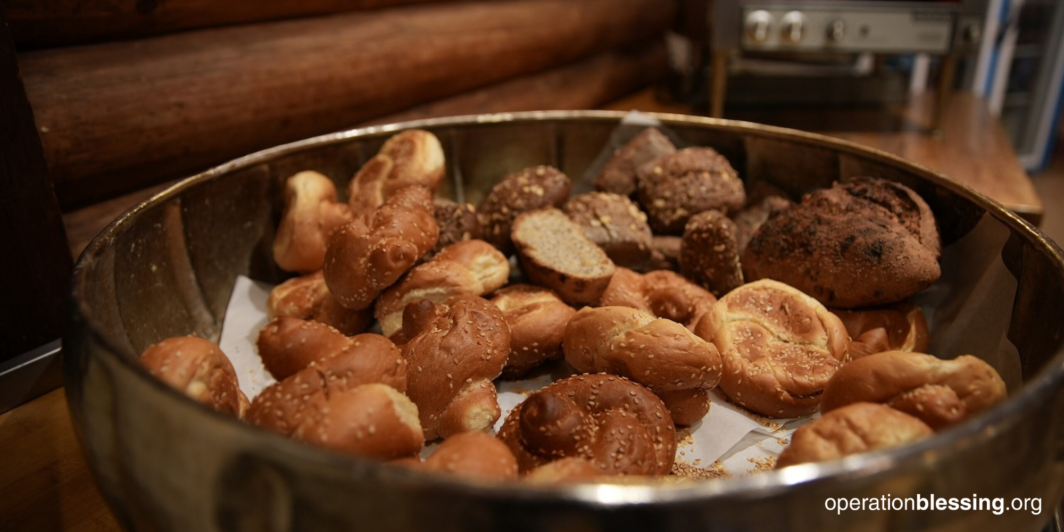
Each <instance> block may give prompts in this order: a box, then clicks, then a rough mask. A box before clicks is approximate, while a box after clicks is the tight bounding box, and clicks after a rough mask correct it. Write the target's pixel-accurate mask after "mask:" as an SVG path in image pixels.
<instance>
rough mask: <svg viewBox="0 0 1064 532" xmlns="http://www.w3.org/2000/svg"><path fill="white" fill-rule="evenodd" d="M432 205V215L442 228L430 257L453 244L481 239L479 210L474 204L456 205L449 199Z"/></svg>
mask: <svg viewBox="0 0 1064 532" xmlns="http://www.w3.org/2000/svg"><path fill="white" fill-rule="evenodd" d="M432 205H433V211H432V215H433V217H435V218H436V225H437V226H439V228H440V238H439V240H437V241H436V246H435V247H434V248H432V251H430V252H429V256H430V257H432V256H435V255H436V254H437V253H439V252H440V251H441V250H442V249H443V248H445V247H447V246H450V245H451V244H457V243H458V242H464V241H466V240H473V239H478V238H480V222H479V221H478V220H477V208H476V207H475V206H473V204H472V203H455V202H453V201H451V200H448V199H443V198H435V199H433V200H432Z"/></svg>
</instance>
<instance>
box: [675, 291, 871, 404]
mask: <svg viewBox="0 0 1064 532" xmlns="http://www.w3.org/2000/svg"><path fill="white" fill-rule="evenodd" d="M695 334H697V335H698V336H701V337H702V338H704V339H706V340H707V341H710V342H713V344H714V345H716V346H717V349H718V350H720V354H721V356H722V357H723V360H724V374H723V376H722V378H721V381H720V389H721V390H723V391H724V393H726V394H727V395H728V397H729V398H731V400H732V401H735V402H736V403H738V404H740V405H742V406H744V407H746V408H749V409H750V410H753V411H754V412H757V413H760V414H764V415H766V416H771V417H797V416H803V415H806V414H811V413H813V411H815V410H816V408H817V405H819V404H820V399H821V393H822V392H823V391H824V387H825V386H827V383H828V380H829V379H831V376H832V375H834V374H835V370H836V369H838V368H839V366H841V365H842V363H843V362H844V361H845V360H846V353H847V349H848V348H849V345H850V338H849V336H847V334H846V328H845V327H844V326H843V325H842V322H841V321H840V320H839V318H838V317H836V316H835V315H834V314H832V313H831V312H828V310H827V309H826V308H824V306H823V305H821V304H820V302H818V301H817V300H815V299H813V298H811V297H809V296H807V295H805V294H803V293H802V292H800V291H798V290H796V289H794V288H792V287H790V286H787V285H785V284H783V283H779V282H776V281H770V280H767V279H765V280H761V281H757V282H753V283H750V284H746V285H743V286H740V287H739V288H736V289H735V290H732V291H731V292H729V293H728V294H727V295H725V296H724V297H722V298H721V299H720V300H719V301H717V303H716V304H714V305H713V308H712V309H710V311H709V313H707V314H706V315H705V316H703V317H702V319H701V320H699V322H698V324H697V325H696V326H695Z"/></svg>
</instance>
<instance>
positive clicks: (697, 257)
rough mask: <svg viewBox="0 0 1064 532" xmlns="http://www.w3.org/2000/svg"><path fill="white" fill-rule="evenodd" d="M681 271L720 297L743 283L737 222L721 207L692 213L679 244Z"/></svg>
mask: <svg viewBox="0 0 1064 532" xmlns="http://www.w3.org/2000/svg"><path fill="white" fill-rule="evenodd" d="M680 271H682V272H683V274H684V275H685V276H687V278H688V279H691V280H692V281H694V282H696V283H698V284H700V285H702V286H704V287H705V288H706V289H708V290H709V291H710V292H712V293H713V295H715V296H717V297H720V296H723V295H724V294H727V293H728V292H731V291H732V290H734V289H735V288H736V287H738V286H740V285H742V284H743V269H742V266H740V265H739V244H738V241H737V240H736V228H735V223H734V222H732V221H731V220H729V219H728V217H727V216H724V214H723V213H721V212H720V211H705V212H702V213H699V214H696V215H694V216H692V217H691V219H690V220H688V222H687V226H686V227H685V228H684V231H683V240H682V241H681V244H680Z"/></svg>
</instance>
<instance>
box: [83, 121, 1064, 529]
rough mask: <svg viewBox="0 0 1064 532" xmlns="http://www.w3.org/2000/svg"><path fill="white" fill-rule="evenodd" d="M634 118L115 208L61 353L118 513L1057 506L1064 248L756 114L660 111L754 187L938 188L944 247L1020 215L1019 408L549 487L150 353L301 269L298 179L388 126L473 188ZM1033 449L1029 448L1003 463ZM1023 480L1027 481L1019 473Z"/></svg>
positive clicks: (925, 519) (259, 521)
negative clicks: (815, 453)
mask: <svg viewBox="0 0 1064 532" xmlns="http://www.w3.org/2000/svg"><path fill="white" fill-rule="evenodd" d="M622 117H623V113H618V112H600V111H579V112H537V113H519V114H497V115H481V116H470V117H456V118H447V119H435V120H426V121H418V122H410V123H404V124H397V125H389V126H382V127H373V128H364V129H357V130H351V131H345V132H341V133H336V134H331V135H326V136H322V137H317V138H313V139H308V140H305V141H300V142H296V143H292V144H288V145H284V146H280V147H277V148H272V149H269V150H265V151H262V152H258V153H256V154H253V155H249V156H247V157H243V158H241V159H237V160H235V161H232V162H229V163H226V164H224V165H222V166H219V167H216V168H213V169H211V170H209V171H207V172H204V173H202V174H199V175H197V176H193V177H191V178H189V179H186V180H184V181H182V182H180V183H179V184H177V185H175V186H173V187H172V188H170V189H168V190H166V191H164V192H162V193H160V194H158V195H156V196H155V197H153V198H151V199H149V200H147V201H146V202H144V203H142V204H141V205H138V206H137V207H135V208H133V209H131V210H130V211H128V212H127V213H125V214H123V215H122V216H121V217H120V218H118V219H117V220H115V221H114V222H113V223H112V224H111V225H109V226H108V227H107V229H106V230H104V232H103V233H101V234H100V235H99V236H98V237H97V238H96V239H95V240H94V241H93V242H92V243H91V244H90V245H89V246H88V248H87V249H86V250H85V252H84V253H83V254H82V256H81V258H80V259H79V261H78V263H77V266H76V271H75V275H74V285H73V298H72V307H71V322H70V326H69V327H68V330H67V332H66V335H65V353H64V355H65V369H66V377H67V383H68V397H69V401H70V405H71V410H72V412H73V414H74V419H75V425H76V427H77V429H78V432H79V436H80V438H81V441H82V443H83V446H84V447H85V449H86V451H87V454H88V456H89V459H90V464H91V465H92V467H93V469H94V471H95V472H96V474H97V480H98V482H99V484H100V486H101V488H102V491H103V492H104V494H105V496H106V497H107V499H108V501H109V502H110V503H111V505H112V507H113V508H114V509H115V511H116V514H117V515H118V517H119V520H120V521H121V522H123V524H125V525H127V526H128V527H130V528H132V529H138V530H139V529H150V528H157V527H159V526H162V525H160V524H161V523H162V524H165V526H166V528H170V529H174V530H214V529H248V530H257V529H270V530H273V529H278V530H283V529H287V528H288V527H290V528H293V529H295V528H304V529H306V528H305V527H312V528H315V529H321V530H332V529H337V530H339V529H344V528H346V527H350V526H352V525H353V524H358V523H363V524H364V523H375V524H376V525H377V528H378V529H381V530H405V529H416V528H418V527H419V526H420V525H423V524H432V525H433V526H435V527H436V528H439V529H444V530H450V529H454V530H464V529H471V530H472V529H484V530H488V529H498V528H501V527H504V526H505V527H510V528H513V529H514V530H525V529H527V530H569V529H572V530H598V529H607V528H608V529H640V527H643V526H646V525H653V526H655V527H657V526H658V525H660V527H661V528H663V529H676V530H682V529H721V530H727V529H734V527H747V526H753V525H757V526H762V525H763V526H772V527H774V528H776V529H779V530H790V529H795V530H798V529H803V528H806V527H807V526H817V527H819V528H822V529H825V530H846V529H855V528H853V527H857V526H858V525H860V526H862V527H863V526H868V527H869V528H868V529H875V528H876V525H877V524H883V525H884V526H888V525H889V526H890V527H893V526H896V525H903V526H911V527H912V529H919V530H924V529H939V528H941V529H953V528H952V527H954V526H962V525H963V524H964V523H965V522H968V523H977V522H978V521H966V520H967V519H972V518H973V517H970V516H966V515H964V514H941V513H935V514H920V515H913V516H910V517H908V518H900V519H899V518H898V517H897V516H893V517H892V516H891V515H890V513H881V514H879V515H876V516H872V517H869V516H868V515H867V514H863V515H862V514H851V515H849V516H847V515H843V516H837V517H836V516H834V515H833V514H831V515H828V514H826V513H825V512H824V511H823V510H816V509H811V508H816V507H818V505H823V499H824V497H826V496H829V495H830V496H839V495H840V494H842V495H847V494H875V493H879V492H881V491H883V490H886V491H883V492H891V493H893V494H895V495H902V494H906V493H923V492H926V491H927V490H933V492H934V493H936V494H937V495H944V494H949V493H958V494H967V495H970V494H971V491H972V490H976V492H979V491H978V490H980V489H981V488H985V489H983V490H982V491H983V492H985V493H989V492H991V491H992V489H1002V490H1004V491H1005V492H1007V493H1010V494H1011V493H1016V494H1023V493H1026V494H1027V496H1031V495H1035V494H1037V495H1038V496H1042V497H1044V498H1046V500H1047V502H1046V504H1045V505H1046V507H1047V508H1048V507H1051V506H1052V505H1053V504H1052V503H1051V502H1049V501H1057V500H1059V497H1060V494H1061V493H1062V490H1064V474H1061V473H1064V469H1062V468H1064V465H1062V460H1064V450H1062V449H1064V443H1062V442H1064V420H1061V419H1060V418H1061V417H1064V416H1060V415H1059V414H1054V412H1055V409H1057V408H1062V407H1064V392H1062V386H1064V353H1062V351H1061V348H1062V344H1064V320H1062V319H1061V316H1062V315H1064V314H1062V313H1061V310H1062V309H1064V256H1062V254H1061V250H1060V248H1059V247H1057V245H1056V244H1054V243H1053V242H1051V241H1049V240H1047V239H1045V238H1044V237H1043V236H1042V235H1041V234H1040V233H1039V232H1038V231H1037V230H1036V229H1034V228H1033V227H1031V226H1030V225H1029V224H1027V223H1026V222H1025V221H1023V220H1022V219H1020V218H1018V217H1017V216H1015V215H1014V214H1012V213H1010V212H1008V211H1006V210H1005V209H1004V208H1002V207H1001V206H1000V205H999V204H997V203H995V202H993V201H991V200H989V199H987V198H985V197H983V196H981V195H979V194H978V193H976V192H974V191H972V190H971V189H969V188H966V187H964V186H962V185H959V184H957V183H955V182H953V181H950V180H948V179H946V178H945V177H943V176H941V175H939V174H936V173H934V172H931V171H929V170H927V169H924V168H921V167H919V166H916V165H914V164H912V163H909V162H906V161H904V160H901V159H899V158H896V157H894V156H891V155H889V154H886V153H883V152H878V151H875V150H872V149H869V148H864V147H861V146H858V145H855V144H852V143H847V142H844V141H839V140H834V139H830V138H827V137H822V136H818V135H813V134H807V133H802V132H797V131H793V130H786V129H780V128H772V127H766V126H760V125H756V124H749V123H742V122H733V121H726V120H714V119H706V118H697V117H687V116H674V115H656V117H657V118H658V119H660V120H661V121H662V122H663V123H664V124H665V125H666V126H667V127H669V128H671V129H672V130H673V131H675V132H676V133H677V134H678V135H679V136H681V137H682V138H683V139H684V140H685V141H687V142H688V143H690V144H693V145H707V146H712V147H714V148H715V149H717V150H718V151H720V152H721V153H722V154H724V155H725V156H727V157H728V159H729V160H730V161H731V162H732V165H733V166H735V168H736V169H738V170H739V172H740V175H741V176H742V177H743V179H744V180H745V181H747V182H748V183H749V182H754V181H758V180H765V181H768V182H771V183H772V184H775V185H777V186H780V187H782V188H784V189H785V190H787V191H789V192H791V193H792V194H794V195H799V194H801V193H804V192H807V191H809V190H813V189H816V188H822V187H827V186H830V185H831V183H833V182H834V181H838V180H840V179H844V178H846V177H850V176H854V175H872V176H877V177H883V178H888V179H892V180H895V181H898V182H901V183H904V184H906V185H908V186H909V187H911V188H913V189H914V190H916V191H917V192H918V193H919V194H920V195H921V196H923V197H924V198H925V199H926V200H927V202H928V204H929V205H930V206H931V208H932V210H933V211H934V213H935V216H936V219H937V221H938V224H939V228H940V231H941V233H942V237H943V243H944V244H945V245H948V244H949V243H951V242H954V241H956V240H957V239H958V238H960V237H962V236H964V235H965V234H967V233H968V232H969V231H971V229H972V228H973V227H974V226H975V225H976V224H977V223H978V222H979V220H980V219H981V218H982V217H984V216H991V217H993V218H995V219H997V220H999V221H1000V222H1001V223H1002V224H1004V225H1005V226H1006V227H1007V228H1008V230H1009V231H1010V233H1011V235H1010V237H1009V240H1008V243H1007V244H1006V246H1005V249H1004V250H1003V252H1002V259H1003V260H1004V263H1005V265H1006V267H1008V269H1009V270H1010V271H1011V272H1012V273H1013V274H1014V275H1015V277H1016V278H1017V280H1018V288H1017V295H1016V301H1015V305H1014V308H1013V313H1012V319H1011V322H1010V329H1009V335H1008V336H1009V340H1010V341H1011V342H1012V343H1013V344H1014V345H1015V346H1016V348H1017V349H1018V351H1019V353H1020V356H1021V373H1022V379H1023V382H1024V385H1023V386H1022V387H1021V388H1020V389H1019V390H1013V391H1012V394H1011V397H1010V398H1009V400H1008V401H1007V402H1006V403H1004V404H1002V405H1000V406H999V407H997V408H995V409H993V410H992V411H990V412H987V413H985V414H984V415H981V416H979V417H978V418H976V419H973V420H971V421H969V422H967V423H965V424H962V425H961V426H958V427H955V428H953V429H951V430H948V431H945V432H943V433H940V434H938V435H936V436H935V437H933V438H931V439H929V440H926V441H923V442H920V443H918V444H916V445H911V446H908V447H904V448H901V449H895V450H891V451H885V452H879V453H871V454H866V455H860V456H855V457H850V458H847V459H845V460H842V461H838V462H834V463H828V464H819V465H818V464H810V465H805V466H799V467H792V468H788V469H786V470H784V471H779V472H766V473H762V474H758V475H754V476H750V477H745V478H741V479H730V480H720V481H710V482H697V483H694V482H690V483H681V484H653V485H640V484H630V485H599V486H569V487H556V488H535V487H529V486H524V485H519V484H513V485H501V486H499V485H480V484H477V483H471V482H465V481H458V480H455V479H451V478H446V477H435V476H429V475H421V474H415V473H411V472H409V471H405V470H402V469H399V468H392V467H386V466H382V465H380V464H376V463H372V462H368V461H365V460H359V459H355V458H350V457H346V456H340V455H337V454H334V453H331V452H328V451H324V450H319V449H316V448H311V447H307V446H304V445H301V444H297V443H294V442H291V441H288V440H287V439H284V438H281V437H278V436H276V435H273V434H269V433H266V432H264V431H261V430H258V429H255V428H252V427H248V426H245V425H243V424H240V423H238V422H236V421H233V420H231V419H227V418H225V417H223V416H220V415H218V414H216V413H214V412H212V411H209V410H207V409H205V408H202V407H200V406H199V405H196V404H194V403H193V402H192V401H190V400H187V399H186V398H184V397H183V396H181V395H180V394H178V393H176V392H174V391H173V390H170V389H169V388H167V387H166V386H164V385H162V384H161V383H159V382H157V381H156V380H155V379H153V378H151V377H150V376H149V375H148V374H147V373H146V372H145V371H143V370H142V368H140V367H139V365H138V364H137V363H136V360H135V358H136V355H137V354H138V353H140V352H141V351H142V350H143V349H144V348H145V347H147V346H148V345H150V344H152V343H155V342H157V341H159V340H161V339H164V338H167V337H170V336H177V335H185V334H196V335H199V336H203V337H205V338H209V339H214V340H217V338H218V336H219V334H220V331H221V324H222V320H223V317H224V312H225V308H226V305H227V303H228V300H229V297H230V294H231V292H232V288H233V284H234V280H235V278H236V277H237V276H238V275H247V276H249V277H251V278H253V279H257V280H263V281H268V282H278V281H280V280H282V279H284V278H285V277H286V276H287V275H286V274H285V273H284V272H282V271H280V270H278V269H277V268H276V266H275V265H274V264H273V261H272V256H271V253H270V249H271V244H272V239H273V235H274V231H275V228H276V223H277V221H278V219H279V217H280V213H281V209H282V205H281V203H280V198H281V194H280V191H281V187H282V184H283V180H284V179H285V178H287V177H288V176H290V175H292V174H294V173H296V172H298V171H301V170H307V169H313V170H316V171H319V172H321V173H323V174H325V175H327V176H329V177H330V178H332V179H333V180H334V181H336V183H337V185H338V187H337V188H338V190H343V189H344V188H345V185H346V182H347V180H348V179H349V178H350V176H352V175H353V174H354V172H355V171H356V170H357V169H358V168H359V167H360V166H361V165H362V164H363V163H364V162H365V161H366V160H367V159H368V158H369V157H372V155H373V154H374V153H376V151H377V149H378V148H379V147H380V145H381V144H382V143H383V141H384V140H385V139H386V138H387V137H388V136H390V135H391V134H393V133H394V132H395V131H396V130H399V129H405V128H410V127H420V128H424V129H428V130H430V131H432V132H434V133H435V134H436V135H437V136H438V137H439V138H440V140H441V142H442V144H443V146H444V149H445V152H446V155H447V172H448V177H447V178H446V179H445V183H444V186H443V189H442V191H441V194H443V195H446V196H449V197H452V198H456V199H459V200H463V201H469V202H473V203H475V202H477V201H478V200H479V199H480V197H481V196H482V195H483V193H484V192H485V191H486V190H487V189H488V188H490V186H491V184H493V183H494V182H495V181H496V180H497V179H498V178H499V177H501V176H502V175H504V174H505V173H507V172H509V171H513V170H517V169H520V168H524V167H527V166H531V165H536V164H551V165H554V166H556V167H558V168H560V169H561V170H562V171H563V172H565V173H566V174H567V175H569V176H571V177H573V178H574V179H578V178H579V177H580V176H582V175H584V173H585V172H586V170H587V169H588V167H589V166H590V165H591V164H592V163H593V161H594V160H595V158H596V157H597V156H598V155H599V153H600V151H601V150H602V147H603V146H604V145H605V144H606V142H607V140H608V139H609V136H610V134H611V132H612V131H613V130H614V128H615V127H616V126H617V124H618V121H619V120H620V119H621V118H622ZM1017 446H1021V447H1023V449H1022V453H1023V454H1024V457H1022V458H1015V459H1007V460H1004V462H1006V463H1004V464H1001V462H1002V459H1001V456H1003V455H1004V456H1011V455H1012V454H1014V453H1016V452H1017V451H1016V448H1017ZM1004 466H1008V468H1009V469H1010V471H1006V470H1005V469H1004ZM1021 474H1022V475H1028V478H1027V479H1018V478H1017V477H1018V476H1019V475H1021ZM1036 483H1037V484H1038V485H1037V486H1036V487H1032V486H1034V485H1035V484H1036ZM995 487H996V488H995ZM341 494H343V495H342V496H341ZM355 498H358V500H359V501H361V502H359V501H354V502H353V501H352V499H355ZM429 509H431V512H430V511H429ZM818 512H819V513H818ZM822 514H823V515H822ZM825 516H827V517H831V519H828V518H827V517H825ZM1045 517H1046V516H1045V515H1042V516H1041V517H1040V518H1039V517H1037V516H1036V517H1030V516H1027V517H1024V516H1020V515H1019V514H1016V513H1013V514H1009V518H1010V519H1013V521H1012V523H1014V525H1015V527H1016V528H1017V529H1018V530H1020V529H1032V530H1033V529H1035V528H1030V527H1032V526H1035V525H1037V524H1038V523H1037V522H1038V521H1039V520H1041V521H1044V520H1045ZM959 524H960V525H959ZM799 525H800V526H799ZM861 529H864V528H861ZM958 529H960V528H958Z"/></svg>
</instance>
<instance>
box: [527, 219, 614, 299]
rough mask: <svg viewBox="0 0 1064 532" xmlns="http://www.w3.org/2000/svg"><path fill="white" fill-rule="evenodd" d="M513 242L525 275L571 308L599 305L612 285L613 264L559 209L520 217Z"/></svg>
mask: <svg viewBox="0 0 1064 532" xmlns="http://www.w3.org/2000/svg"><path fill="white" fill-rule="evenodd" d="M513 242H514V244H515V245H516V246H517V258H518V260H519V261H520V263H521V269H522V270H523V271H524V272H525V275H528V278H529V279H531V280H532V282H533V283H535V284H537V285H540V286H544V287H547V288H550V289H551V290H554V291H555V292H557V293H558V295H559V296H561V298H562V299H563V300H565V302H566V303H569V304H570V305H593V304H595V303H596V302H597V301H598V299H599V296H601V295H602V291H603V290H605V289H606V286H607V285H609V284H610V277H612V276H613V271H614V265H613V261H611V260H610V258H609V257H608V256H606V253H605V252H603V251H602V249H601V248H599V247H598V246H596V245H595V243H594V242H592V241H591V240H590V239H588V238H587V236H585V235H584V232H583V231H582V230H581V229H580V227H579V226H577V225H576V224H574V223H573V222H572V221H570V220H569V218H568V217H566V216H565V214H563V213H562V212H561V211H559V210H558V209H542V210H538V211H532V212H527V213H525V214H522V215H521V216H519V217H518V218H517V220H515V221H514V224H513Z"/></svg>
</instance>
